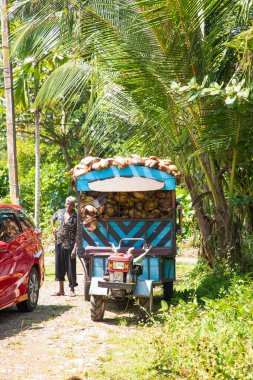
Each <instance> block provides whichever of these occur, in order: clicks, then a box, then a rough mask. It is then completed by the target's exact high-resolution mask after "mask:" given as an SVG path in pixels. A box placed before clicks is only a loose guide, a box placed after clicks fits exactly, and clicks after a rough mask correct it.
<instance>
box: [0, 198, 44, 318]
mask: <svg viewBox="0 0 253 380" xmlns="http://www.w3.org/2000/svg"><path fill="white" fill-rule="evenodd" d="M43 281H44V253H43V248H42V244H41V232H40V231H37V230H36V228H35V225H34V224H33V222H32V221H31V219H30V218H29V216H28V215H27V214H26V213H25V211H24V210H23V208H22V207H20V206H17V205H11V204H1V203H0V310H1V309H5V308H6V307H9V306H12V305H15V304H16V305H17V308H18V309H19V310H20V311H24V312H27V311H33V310H34V309H35V308H36V306H37V303H38V298H39V289H40V287H41V285H42V284H43Z"/></svg>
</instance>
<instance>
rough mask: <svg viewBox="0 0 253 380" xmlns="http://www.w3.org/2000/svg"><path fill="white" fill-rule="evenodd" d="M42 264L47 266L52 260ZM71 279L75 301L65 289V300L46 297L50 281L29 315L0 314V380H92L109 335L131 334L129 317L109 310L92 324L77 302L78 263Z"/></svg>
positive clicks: (80, 295) (84, 304) (86, 305)
mask: <svg viewBox="0 0 253 380" xmlns="http://www.w3.org/2000/svg"><path fill="white" fill-rule="evenodd" d="M46 260H47V262H50V263H51V264H52V261H53V256H52V257H49V258H46ZM178 260H179V261H181V260H182V261H185V260H187V258H185V257H179V258H178ZM188 260H189V262H192V261H194V260H195V261H196V258H194V257H190V258H188ZM77 273H78V275H77V277H78V284H79V286H78V287H77V296H76V297H69V296H68V289H66V294H67V295H66V296H62V297H54V296H52V294H53V293H54V291H55V290H56V283H55V281H54V279H53V277H50V278H47V279H46V281H45V283H44V285H43V287H42V288H41V291H40V297H39V304H38V306H37V308H36V310H35V311H34V312H32V313H20V312H18V311H17V309H16V308H15V307H12V308H9V309H6V310H2V311H0V380H5V379H8V380H21V379H22V380H23V379H26V380H51V379H54V380H65V379H68V378H69V377H71V376H73V375H79V376H81V378H82V379H85V378H88V379H89V380H93V379H97V377H94V376H93V373H94V368H96V366H97V365H98V364H99V363H100V364H101V358H102V357H104V356H106V353H107V349H108V347H109V345H110V342H109V339H110V334H112V333H115V334H127V333H129V328H131V329H133V330H134V329H135V326H136V325H135V323H136V314H135V312H133V310H131V311H130V310H128V311H124V310H123V309H121V310H118V309H117V307H116V306H115V305H112V306H110V305H109V309H110V310H109V311H108V310H106V312H105V318H104V321H103V322H100V323H97V322H92V321H91V319H90V309H89V303H88V302H84V299H83V269H82V266H81V264H80V263H78V266H77ZM122 310H123V311H122ZM121 318H128V320H129V319H131V318H132V321H133V323H131V324H130V327H129V324H128V326H125V325H124V324H122V323H120V320H121Z"/></svg>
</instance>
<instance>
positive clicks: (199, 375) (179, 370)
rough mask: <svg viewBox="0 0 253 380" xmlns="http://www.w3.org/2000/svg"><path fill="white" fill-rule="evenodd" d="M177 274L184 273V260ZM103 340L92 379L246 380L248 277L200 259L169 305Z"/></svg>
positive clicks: (252, 362) (252, 324)
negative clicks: (105, 350) (103, 351)
mask: <svg viewBox="0 0 253 380" xmlns="http://www.w3.org/2000/svg"><path fill="white" fill-rule="evenodd" d="M181 269H182V272H180V270H181ZM188 269H189V268H188ZM191 269H192V266H191ZM179 274H180V275H181V274H182V277H186V274H187V273H186V268H185V265H182V266H181V268H178V275H179ZM166 309H167V310H166ZM108 341H109V342H110V346H109V349H108V354H107V355H105V356H103V357H102V358H100V364H99V365H98V366H97V368H96V370H94V371H92V373H91V374H89V375H91V378H92V379H93V378H96V379H100V380H102V379H113V380H123V379H126V378H127V379H128V380H135V379H137V378H139V379H142V380H151V379H152V380H163V379H171V380H173V379H174V380H181V379H189V380H203V379H208V380H209V379H210V380H211V379H217V380H218V379H219V380H226V379H229V380H251V379H253V293H252V278H251V277H250V276H247V277H246V276H244V275H242V274H240V273H238V272H237V271H236V270H235V269H233V268H230V267H228V265H227V264H226V263H225V262H223V263H218V264H216V266H215V268H213V269H210V268H209V267H208V266H207V265H206V263H205V262H203V261H200V262H199V263H198V265H197V266H196V267H195V268H194V269H193V270H191V271H190V272H189V270H188V276H187V278H186V279H185V280H184V281H180V282H179V283H177V285H176V291H175V295H174V298H173V300H172V303H171V305H169V307H167V308H166V307H165V308H164V311H160V312H158V313H157V314H156V315H154V316H153V318H152V319H149V320H148V321H147V322H146V323H139V324H137V325H136V327H133V328H132V329H131V330H129V333H127V334H126V333H125V334H124V335H123V334H122V335H121V336H117V335H115V333H114V332H113V331H112V332H111V334H110V337H109V339H108ZM112 363H113V364H112Z"/></svg>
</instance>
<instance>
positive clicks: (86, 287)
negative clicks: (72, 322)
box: [84, 281, 90, 301]
mask: <svg viewBox="0 0 253 380" xmlns="http://www.w3.org/2000/svg"><path fill="white" fill-rule="evenodd" d="M84 301H90V281H84Z"/></svg>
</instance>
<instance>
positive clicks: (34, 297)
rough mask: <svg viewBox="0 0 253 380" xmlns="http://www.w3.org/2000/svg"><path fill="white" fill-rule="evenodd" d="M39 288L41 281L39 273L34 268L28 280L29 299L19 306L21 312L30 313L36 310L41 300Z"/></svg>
mask: <svg viewBox="0 0 253 380" xmlns="http://www.w3.org/2000/svg"><path fill="white" fill-rule="evenodd" d="M39 288H40V279H39V274H38V271H37V270H36V269H35V268H32V269H31V272H30V275H29V279H28V291H27V294H28V299H27V300H25V301H23V302H19V303H18V304H17V308H18V310H19V311H22V312H29V311H33V310H34V309H35V308H36V306H37V303H38V298H39Z"/></svg>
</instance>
